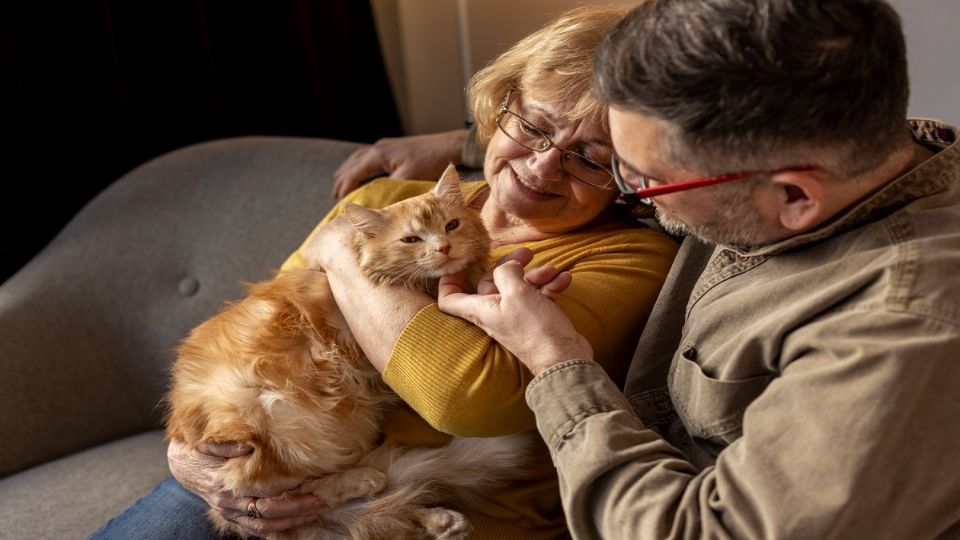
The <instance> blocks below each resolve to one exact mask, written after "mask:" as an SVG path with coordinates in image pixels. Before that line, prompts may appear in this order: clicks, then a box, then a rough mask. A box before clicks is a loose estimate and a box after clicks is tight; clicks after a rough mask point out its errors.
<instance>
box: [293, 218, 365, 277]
mask: <svg viewBox="0 0 960 540" xmlns="http://www.w3.org/2000/svg"><path fill="white" fill-rule="evenodd" d="M353 231H354V228H353V226H352V225H350V222H349V221H347V218H346V217H344V216H343V215H339V216H337V217H335V218H334V219H332V220H331V221H330V222H328V223H325V224H323V225H321V226H320V227H319V228H317V230H316V231H315V232H314V233H313V236H311V237H310V241H309V242H308V243H307V245H306V247H305V248H304V249H303V259H304V261H306V263H307V268H311V269H314V270H328V271H335V270H336V268H335V266H336V265H347V264H354V263H355V260H356V257H355V256H354V251H353V247H352V246H351V245H350V243H351V241H352V240H353Z"/></svg>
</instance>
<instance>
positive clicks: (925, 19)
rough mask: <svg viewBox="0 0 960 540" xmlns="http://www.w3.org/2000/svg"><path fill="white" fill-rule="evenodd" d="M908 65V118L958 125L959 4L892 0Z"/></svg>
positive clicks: (945, 0)
mask: <svg viewBox="0 0 960 540" xmlns="http://www.w3.org/2000/svg"><path fill="white" fill-rule="evenodd" d="M891 3H892V4H893V6H894V7H895V8H897V11H898V12H899V13H900V16H901V18H902V19H903V26H904V32H905V33H906V36H907V61H908V62H909V65H910V80H911V86H910V106H909V113H910V116H921V117H928V118H937V119H940V120H944V121H947V122H949V123H953V124H960V60H958V54H960V32H958V31H957V26H958V25H960V1H958V0H893V1H892V2H891Z"/></svg>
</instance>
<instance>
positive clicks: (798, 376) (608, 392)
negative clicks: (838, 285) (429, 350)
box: [440, 268, 960, 539]
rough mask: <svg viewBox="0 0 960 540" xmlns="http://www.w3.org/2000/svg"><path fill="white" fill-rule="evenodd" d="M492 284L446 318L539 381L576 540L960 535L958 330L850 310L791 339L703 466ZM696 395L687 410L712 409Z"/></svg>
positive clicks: (455, 305) (581, 353)
mask: <svg viewBox="0 0 960 540" xmlns="http://www.w3.org/2000/svg"><path fill="white" fill-rule="evenodd" d="M495 278H496V285H497V289H498V290H497V293H496V294H490V295H485V296H464V295H461V294H459V293H458V291H456V290H455V287H452V286H451V283H449V281H445V282H443V283H442V287H441V298H440V306H441V308H442V309H445V310H448V311H449V312H451V313H454V314H458V315H460V316H464V317H467V318H468V319H469V320H473V321H474V322H476V323H477V324H478V325H479V326H481V327H482V328H484V329H485V330H486V331H488V332H490V333H491V335H493V336H494V337H495V339H497V340H498V341H500V342H501V344H503V345H504V346H506V347H507V348H510V349H512V350H514V352H515V354H517V356H518V358H520V359H521V361H523V362H524V363H526V364H527V365H528V366H530V368H531V369H532V370H533V371H534V372H536V373H538V374H539V375H538V377H537V378H536V379H534V381H533V382H531V384H530V386H529V388H528V390H527V402H528V403H529V405H530V407H531V408H532V409H533V411H534V412H535V413H536V415H537V426H538V429H539V430H540V433H541V435H542V436H543V438H544V440H545V441H546V442H547V444H548V446H549V448H550V451H551V454H552V456H553V459H554V463H555V464H556V466H557V469H558V471H559V476H560V485H561V494H562V496H563V504H564V510H565V512H566V514H567V518H568V524H569V526H570V528H571V531H572V532H573V533H574V536H575V537H576V538H604V539H615V538H680V537H682V538H797V537H803V538H933V537H937V536H940V535H942V534H944V533H945V532H946V531H948V530H951V527H954V529H952V530H955V527H956V526H957V525H956V524H957V523H960V507H957V505H956V503H955V501H957V500H960V484H958V483H957V482H954V481H952V478H954V477H956V475H957V474H960V453H958V452H956V451H955V449H956V445H957V435H956V430H955V429H954V427H955V425H956V418H960V400H957V399H956V397H955V396H956V395H958V393H960V369H958V368H957V363H956V360H955V352H954V351H956V350H958V348H960V329H958V328H957V327H956V325H955V324H953V323H951V322H949V321H947V320H944V319H939V318H935V317H925V316H920V315H916V314H911V313H903V312H894V311H880V310H872V311H870V312H869V314H867V313H862V312H856V311H843V312H838V313H835V314H833V315H832V316H829V317H825V318H824V319H822V320H820V321H817V322H814V323H811V324H808V325H806V326H804V327H802V328H800V329H798V330H796V331H795V332H793V333H792V334H791V335H790V336H789V337H788V338H787V340H786V341H785V342H784V343H783V348H782V351H781V358H780V359H779V362H780V364H781V365H782V366H784V367H783V370H782V375H781V376H780V377H779V378H776V379H774V380H773V381H772V382H770V384H769V386H767V388H766V390H764V391H763V393H762V394H761V395H760V397H759V398H758V399H756V400H755V401H754V402H753V403H751V404H750V405H749V406H748V407H747V409H746V411H745V413H744V416H743V424H742V428H743V429H742V433H743V435H742V436H741V437H740V438H739V439H737V440H735V441H734V442H732V443H731V444H730V445H729V446H727V447H726V448H725V449H724V450H723V451H721V452H720V454H719V456H718V458H717V460H716V463H715V465H714V466H712V467H707V468H705V469H703V470H698V469H697V468H696V467H694V466H693V465H692V464H691V463H690V462H689V461H688V460H687V459H686V458H685V456H684V455H683V454H682V453H681V452H680V451H678V450H677V449H675V448H673V447H672V446H670V445H669V444H667V443H666V441H664V440H663V439H662V438H660V437H659V436H658V435H656V434H655V433H654V432H653V431H651V430H649V429H646V427H645V426H644V425H643V424H642V423H641V422H640V420H639V419H638V418H637V417H636V415H635V414H634V413H633V411H632V410H631V409H630V406H629V404H628V403H627V402H626V399H625V398H624V397H623V396H622V394H620V392H619V390H618V389H617V387H616V386H615V385H614V384H613V383H612V382H611V381H610V380H609V379H608V378H607V376H606V374H605V373H604V371H603V370H602V369H600V368H599V367H598V366H597V365H596V364H594V363H592V362H591V361H590V359H589V351H587V350H585V349H584V348H582V347H578V346H577V345H576V343H577V337H576V335H575V332H571V331H570V329H569V328H568V327H566V326H565V325H564V324H563V322H562V321H561V320H560V319H559V318H558V317H559V315H558V313H557V311H558V310H556V308H555V306H552V304H551V303H549V302H543V301H541V300H540V299H537V295H534V294H531V289H532V288H531V287H529V286H526V287H524V285H523V283H522V274H518V273H517V269H516V268H513V269H511V268H507V269H505V270H503V271H500V272H498V273H495ZM521 321H524V322H525V323H526V326H524V325H523V324H520V323H521ZM530 321H536V322H535V323H533V324H530ZM674 376H675V377H676V376H680V375H678V374H674ZM687 376H693V377H700V378H701V379H702V380H700V383H704V384H709V383H713V384H720V385H723V384H727V383H726V382H725V381H716V380H703V378H705V377H707V376H706V375H705V374H703V373H702V372H699V373H698V372H696V371H692V370H691V371H688V372H687ZM695 382H696V381H695ZM731 384H736V381H732V382H731ZM674 397H676V396H674ZM686 397H687V399H688V401H686V402H683V403H678V406H681V407H683V406H693V407H696V406H705V405H704V404H697V403H695V402H694V401H693V400H694V397H695V396H686Z"/></svg>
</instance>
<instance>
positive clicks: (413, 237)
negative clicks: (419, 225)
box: [400, 236, 422, 244]
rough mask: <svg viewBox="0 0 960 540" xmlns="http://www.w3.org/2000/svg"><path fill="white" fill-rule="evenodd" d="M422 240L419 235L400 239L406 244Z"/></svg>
mask: <svg viewBox="0 0 960 540" xmlns="http://www.w3.org/2000/svg"><path fill="white" fill-rule="evenodd" d="M421 240H422V238H420V237H419V236H404V237H403V238H401V239H400V241H401V242H403V243H404V244H416V243H417V242H419V241H421Z"/></svg>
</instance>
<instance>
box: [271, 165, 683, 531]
mask: <svg viewBox="0 0 960 540" xmlns="http://www.w3.org/2000/svg"><path fill="white" fill-rule="evenodd" d="M433 186H434V183H433V182H426V181H415V180H386V179H385V180H377V181H374V182H371V183H370V184H367V185H366V186H364V187H362V188H360V189H358V190H356V191H354V192H353V193H351V194H350V195H349V196H347V197H346V198H345V199H344V201H342V202H341V203H340V204H339V205H337V207H335V208H334V209H333V210H332V211H331V212H330V213H329V214H328V215H327V216H326V217H325V218H324V219H323V221H321V225H322V224H323V223H326V222H327V221H329V220H330V219H332V218H333V217H334V216H336V215H337V214H338V213H339V212H340V210H341V207H342V205H343V202H353V203H356V204H359V205H362V206H367V207H372V208H382V207H384V206H387V205H389V204H391V203H393V202H396V201H399V200H402V199H405V198H408V197H413V196H416V195H420V194H422V193H425V192H427V191H428V190H430V189H431V188H432V187H433ZM486 188H487V186H486V183H485V182H466V183H464V184H463V191H464V196H465V197H466V198H467V199H468V200H470V199H471V198H473V197H475V196H477V195H478V194H480V193H481V191H483V190H486ZM521 246H525V247H528V248H530V249H531V250H532V251H533V253H534V258H533V262H532V263H531V264H532V265H533V266H540V265H544V264H548V263H549V264H552V265H553V266H555V267H556V268H558V269H560V270H569V271H570V273H571V274H572V275H573V283H572V284H571V285H570V287H569V288H568V289H567V290H566V291H564V293H563V295H562V296H561V297H560V298H559V299H557V301H556V302H557V305H558V306H559V307H560V308H561V309H562V310H563V311H564V313H566V314H567V316H568V317H569V318H570V320H571V321H573V324H574V326H575V327H576V329H577V330H578V331H579V332H580V333H581V334H583V336H584V337H586V338H587V340H588V341H589V342H590V344H591V345H592V346H593V350H594V353H595V357H596V360H597V362H598V363H600V364H601V365H602V366H603V367H604V368H605V369H606V370H607V372H608V373H610V375H611V377H612V378H613V380H614V381H616V382H617V383H619V384H622V382H623V378H624V376H625V375H626V369H627V365H628V364H629V362H630V359H631V358H632V356H633V351H634V348H635V346H636V340H637V337H638V336H639V334H640V330H641V329H642V328H643V325H644V324H645V322H646V319H647V316H648V315H649V313H650V309H651V308H652V306H653V303H654V300H655V299H656V296H657V293H658V292H659V290H660V287H661V285H662V284H663V280H664V278H665V277H666V275H667V271H668V270H669V267H670V264H671V262H672V261H673V257H674V255H675V254H676V250H677V245H676V243H675V242H674V241H673V240H672V239H671V238H670V237H669V236H667V235H665V234H662V233H659V232H656V231H653V230H651V229H649V228H647V227H644V226H642V225H640V224H639V223H637V222H636V221H635V220H632V219H630V218H629V217H628V216H626V215H625V214H623V213H621V212H619V211H617V210H616V209H612V210H611V211H609V212H607V213H605V214H604V215H602V216H600V217H599V218H598V219H597V220H595V221H594V222H593V223H592V224H590V225H588V226H587V227H585V228H583V229H581V230H579V231H576V232H572V233H567V234H562V235H560V236H556V237H553V238H549V239H546V240H539V241H535V242H526V243H522V244H516V245H508V246H501V247H499V248H495V249H494V251H493V254H492V255H493V256H492V257H491V260H493V261H496V260H497V259H499V258H500V257H502V256H504V255H506V254H507V253H509V252H510V251H512V250H514V249H516V248H517V247H521ZM302 249H303V246H301V248H300V249H298V250H297V251H296V252H294V253H293V254H292V255H291V256H290V257H289V258H288V259H287V261H286V262H285V263H284V265H283V267H282V268H281V271H283V270H286V269H290V268H298V267H303V266H305V262H304V260H303V257H302V256H301V254H300V250H302ZM383 377H384V380H385V381H386V382H387V384H389V385H390V387H391V388H392V389H393V390H394V391H395V392H397V394H398V395H400V396H401V397H402V398H403V399H404V401H406V403H407V404H408V405H409V406H410V407H411V408H412V409H413V411H416V413H413V412H412V411H408V412H407V413H404V412H402V411H401V412H399V413H398V414H396V415H394V417H393V418H391V419H390V421H389V423H388V426H387V428H386V429H387V437H388V438H389V439H392V440H395V441H397V442H399V443H403V444H412V445H419V446H437V445H442V444H444V443H445V442H446V441H447V440H448V438H449V436H450V435H458V436H468V437H485V436H486V437H489V436H498V435H505V434H510V433H518V432H522V431H528V430H533V429H535V428H536V425H535V420H534V416H533V413H532V412H531V411H530V409H529V408H528V407H527V404H526V401H525V400H524V391H525V390H526V386H527V383H528V382H529V381H530V379H531V378H532V377H531V375H530V373H529V372H528V371H527V370H526V368H525V367H523V365H522V364H521V363H520V362H519V361H518V360H517V359H516V358H515V357H514V356H513V355H512V354H511V353H510V352H508V351H507V350H505V349H503V348H502V347H500V345H499V344H498V343H496V342H495V341H493V340H492V339H491V338H490V337H489V336H487V334H486V333H484V332H483V331H482V330H480V329H479V328H477V327H476V326H473V325H472V324H470V323H468V322H466V321H464V320H463V319H460V318H457V317H453V316H450V315H446V314H444V313H442V312H440V310H439V309H438V308H437V305H436V304H432V305H429V306H427V307H425V308H424V309H422V310H421V311H420V312H419V313H417V315H416V316H415V317H414V318H413V319H412V320H411V321H410V322H409V324H407V326H406V327H405V328H404V330H403V332H402V334H401V335H400V338H399V340H398V341H397V343H396V344H395V345H394V348H393V352H392V354H391V356H390V359H389V361H388V363H387V366H386V369H385V370H384V373H383ZM542 453H543V459H542V460H541V463H542V466H541V467H540V470H538V471H535V474H534V476H535V477H536V480H534V481H530V482H525V483H524V484H523V485H520V486H512V487H511V488H510V489H509V490H506V491H505V492H504V493H503V494H502V496H501V497H498V504H491V505H484V507H482V508H473V509H471V511H470V512H468V517H469V518H470V520H471V523H472V524H473V525H474V527H475V532H474V535H473V536H472V538H478V539H483V540H486V539H501V538H502V539H515V538H531V539H535V538H563V537H565V536H566V529H565V528H564V526H563V515H562V511H561V507H560V500H559V490H558V487H557V478H556V472H555V471H554V469H553V466H552V464H551V463H550V458H549V454H548V452H547V449H546V447H543V448H542Z"/></svg>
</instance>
